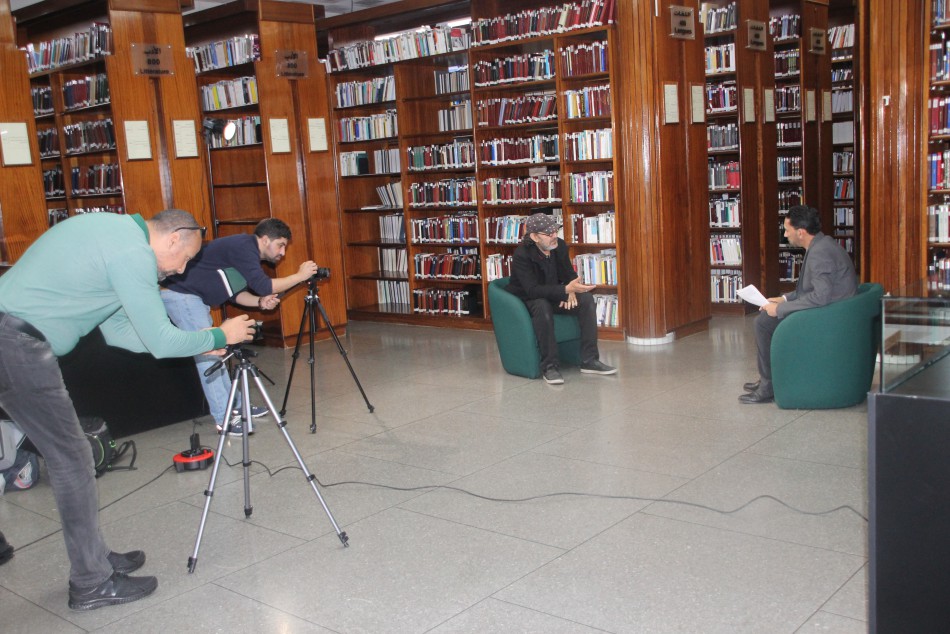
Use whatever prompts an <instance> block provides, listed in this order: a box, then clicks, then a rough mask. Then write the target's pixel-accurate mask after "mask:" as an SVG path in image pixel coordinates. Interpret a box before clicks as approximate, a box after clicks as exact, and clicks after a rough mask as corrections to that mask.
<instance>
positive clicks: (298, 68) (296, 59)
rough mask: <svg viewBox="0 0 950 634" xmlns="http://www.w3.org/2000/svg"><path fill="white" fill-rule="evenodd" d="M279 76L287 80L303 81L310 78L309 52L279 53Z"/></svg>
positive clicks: (285, 51) (288, 51)
mask: <svg viewBox="0 0 950 634" xmlns="http://www.w3.org/2000/svg"><path fill="white" fill-rule="evenodd" d="M277 76H278V77H286V78H287V79H303V78H304V77H309V76H310V66H309V65H308V63H307V51H295V50H279V51H277Z"/></svg>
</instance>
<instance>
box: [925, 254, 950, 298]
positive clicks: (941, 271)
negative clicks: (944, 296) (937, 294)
mask: <svg viewBox="0 0 950 634" xmlns="http://www.w3.org/2000/svg"><path fill="white" fill-rule="evenodd" d="M927 285H928V287H929V288H930V290H932V291H946V290H950V258H936V257H935V258H934V260H933V261H932V262H931V263H930V264H929V265H928V266H927Z"/></svg>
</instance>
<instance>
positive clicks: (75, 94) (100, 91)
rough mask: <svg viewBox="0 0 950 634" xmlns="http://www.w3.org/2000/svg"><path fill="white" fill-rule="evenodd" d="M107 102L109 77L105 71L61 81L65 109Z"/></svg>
mask: <svg viewBox="0 0 950 634" xmlns="http://www.w3.org/2000/svg"><path fill="white" fill-rule="evenodd" d="M107 103H109V77H108V76H107V75H106V74H105V73H99V74H98V75H87V76H86V77H83V78H82V79H70V80H69V81H67V82H65V83H63V106H64V107H65V108H66V110H75V109H77V108H88V107H89V106H100V105H103V104H107Z"/></svg>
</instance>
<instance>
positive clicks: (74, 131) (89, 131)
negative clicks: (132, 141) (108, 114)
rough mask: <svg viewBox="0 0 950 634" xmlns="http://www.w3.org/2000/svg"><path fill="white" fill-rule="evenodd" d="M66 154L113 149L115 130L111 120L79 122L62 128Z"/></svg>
mask: <svg viewBox="0 0 950 634" xmlns="http://www.w3.org/2000/svg"><path fill="white" fill-rule="evenodd" d="M63 139H64V140H65V141H66V152H68V153H70V154H77V153H80V152H98V151H101V150H112V149H115V129H114V128H113V125H112V119H95V120H93V121H80V122H79V123H71V124H69V125H65V126H63Z"/></svg>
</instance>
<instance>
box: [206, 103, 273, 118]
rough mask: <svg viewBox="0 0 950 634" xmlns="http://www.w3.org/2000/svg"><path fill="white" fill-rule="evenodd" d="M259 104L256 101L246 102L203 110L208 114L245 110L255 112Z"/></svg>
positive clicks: (242, 111)
mask: <svg viewBox="0 0 950 634" xmlns="http://www.w3.org/2000/svg"><path fill="white" fill-rule="evenodd" d="M259 106H260V104H259V103H257V102H254V103H246V104H243V105H240V106H227V107H224V108H214V109H212V110H205V111H204V113H205V114H208V115H213V114H227V113H229V112H234V113H238V114H240V113H245V112H257V111H258V110H259V109H260V108H259Z"/></svg>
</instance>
